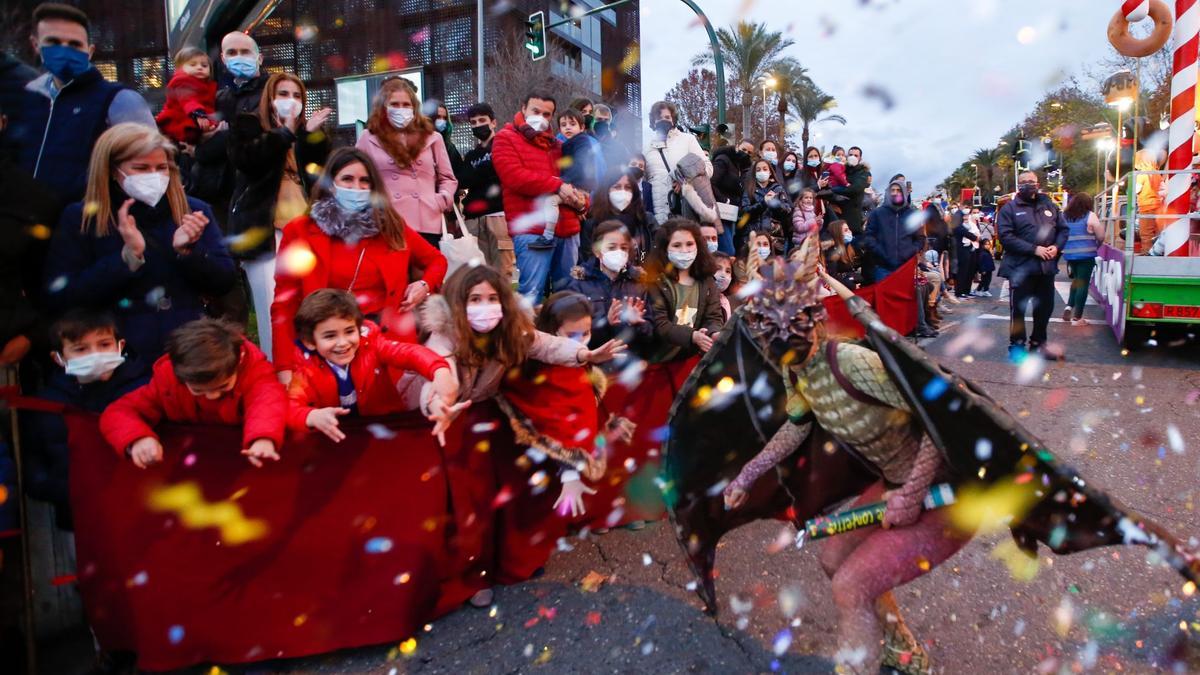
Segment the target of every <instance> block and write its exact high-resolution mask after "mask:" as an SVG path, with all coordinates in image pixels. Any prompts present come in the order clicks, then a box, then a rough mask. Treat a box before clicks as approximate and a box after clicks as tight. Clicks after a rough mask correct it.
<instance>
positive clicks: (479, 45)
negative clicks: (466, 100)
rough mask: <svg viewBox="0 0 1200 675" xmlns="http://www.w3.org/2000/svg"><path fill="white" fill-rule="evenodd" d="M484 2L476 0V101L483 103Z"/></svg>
mask: <svg viewBox="0 0 1200 675" xmlns="http://www.w3.org/2000/svg"><path fill="white" fill-rule="evenodd" d="M483 67H484V57H483V0H475V70H476V72H477V73H478V75H477V77H476V78H475V101H476V102H478V103H482V102H483V101H484V98H483Z"/></svg>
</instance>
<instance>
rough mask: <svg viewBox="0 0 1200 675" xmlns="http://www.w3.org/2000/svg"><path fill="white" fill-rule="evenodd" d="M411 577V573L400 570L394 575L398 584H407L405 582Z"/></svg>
mask: <svg viewBox="0 0 1200 675" xmlns="http://www.w3.org/2000/svg"><path fill="white" fill-rule="evenodd" d="M411 579H412V575H411V574H409V573H408V572H401V573H400V574H399V575H398V576H397V577H396V583H399V584H407V583H408V582H409V581H410V580H411Z"/></svg>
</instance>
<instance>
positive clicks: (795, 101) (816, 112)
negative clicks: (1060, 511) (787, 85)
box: [789, 82, 846, 151]
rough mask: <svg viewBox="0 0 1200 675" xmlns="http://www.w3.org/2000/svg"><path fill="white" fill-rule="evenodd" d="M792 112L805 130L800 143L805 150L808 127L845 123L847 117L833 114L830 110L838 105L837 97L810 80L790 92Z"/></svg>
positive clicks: (806, 147) (802, 132) (801, 134)
mask: <svg viewBox="0 0 1200 675" xmlns="http://www.w3.org/2000/svg"><path fill="white" fill-rule="evenodd" d="M789 98H790V101H789V103H790V104H791V113H792V115H793V116H794V117H795V118H796V119H798V120H800V124H801V125H802V126H803V130H802V131H801V133H800V143H801V145H802V146H803V148H804V150H803V151H807V149H808V128H809V127H810V126H812V125H813V124H819V123H821V122H836V123H838V124H845V123H846V118H845V117H842V116H841V115H837V114H831V113H829V111H830V110H832V109H834V108H836V107H837V99H835V98H834V97H832V96H830V95H829V94H826V93H825V92H824V91H822V90H821V88H820V87H818V86H817V85H815V84H813V83H811V82H809V83H808V84H801V85H800V86H798V87H796V88H795V89H793V90H792V91H791V92H790V96H789Z"/></svg>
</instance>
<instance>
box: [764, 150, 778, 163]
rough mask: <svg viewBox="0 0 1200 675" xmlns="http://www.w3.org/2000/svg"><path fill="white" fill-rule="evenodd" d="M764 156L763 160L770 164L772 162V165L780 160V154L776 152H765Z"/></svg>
mask: <svg viewBox="0 0 1200 675" xmlns="http://www.w3.org/2000/svg"><path fill="white" fill-rule="evenodd" d="M762 156H763V159H765V160H767V161H768V162H770V163H772V164H774V163H775V161H776V160H778V159H779V153H777V152H775V151H774V150H764V151H763V154H762Z"/></svg>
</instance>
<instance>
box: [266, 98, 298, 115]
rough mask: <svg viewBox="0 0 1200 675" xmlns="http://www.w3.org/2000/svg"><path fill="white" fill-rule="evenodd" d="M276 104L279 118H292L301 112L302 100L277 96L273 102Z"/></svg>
mask: <svg viewBox="0 0 1200 675" xmlns="http://www.w3.org/2000/svg"><path fill="white" fill-rule="evenodd" d="M271 104H272V105H274V106H275V114H276V115H278V116H279V119H281V120H283V119H291V118H293V117H295V116H296V115H297V114H299V113H300V100H299V99H295V98H277V99H275V100H274V101H272V102H271Z"/></svg>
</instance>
